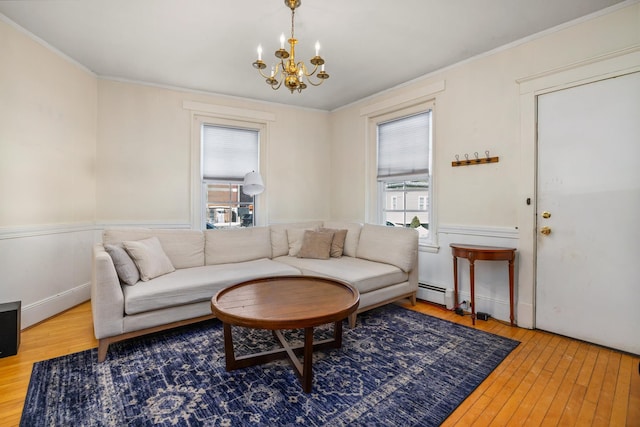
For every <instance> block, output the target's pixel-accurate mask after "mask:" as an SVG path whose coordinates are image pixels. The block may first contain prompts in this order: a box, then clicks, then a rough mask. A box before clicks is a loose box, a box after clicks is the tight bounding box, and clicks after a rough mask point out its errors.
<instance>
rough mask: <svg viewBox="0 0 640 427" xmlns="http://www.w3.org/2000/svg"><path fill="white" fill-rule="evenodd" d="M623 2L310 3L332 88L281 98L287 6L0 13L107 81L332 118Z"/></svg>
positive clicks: (303, 39)
mask: <svg viewBox="0 0 640 427" xmlns="http://www.w3.org/2000/svg"><path fill="white" fill-rule="evenodd" d="M620 2H622V0H302V5H301V6H300V7H299V8H298V9H297V10H296V24H295V26H296V38H297V39H298V40H299V42H298V46H297V49H296V57H297V58H298V59H304V60H305V61H306V62H308V60H309V59H310V58H311V57H312V56H313V55H314V49H313V46H314V44H315V42H316V40H319V41H320V44H321V46H322V48H321V52H320V54H321V55H322V56H323V57H324V58H325V60H326V71H327V72H328V73H329V74H330V76H331V77H330V79H329V80H327V81H326V82H325V83H324V84H323V85H322V86H320V87H313V86H309V88H308V89H306V90H305V91H304V92H303V93H302V94H298V93H294V94H291V93H290V92H289V91H288V90H286V89H285V88H284V87H282V88H280V90H278V91H273V90H272V89H270V88H269V86H268V85H267V84H266V83H265V82H264V80H263V79H262V78H261V77H259V75H258V73H257V71H256V70H255V69H254V68H253V67H252V66H251V64H252V62H253V61H254V60H255V59H256V56H257V54H256V47H257V45H258V44H260V43H261V44H262V46H263V48H264V51H265V52H264V54H263V59H264V60H265V62H267V64H269V65H270V64H273V63H274V62H275V61H274V59H275V58H274V57H273V52H274V51H275V50H276V49H277V48H278V47H279V41H278V39H279V36H280V34H281V33H283V32H284V33H285V35H287V36H288V34H289V32H290V20H291V11H290V9H288V8H287V7H285V4H284V1H283V0H224V1H222V0H82V1H81V0H40V1H35V0H20V1H6V0H5V1H0V13H2V14H4V15H6V16H7V17H8V18H9V19H10V20H12V21H13V22H15V23H17V24H18V25H20V26H21V27H23V28H25V29H26V30H27V31H29V32H30V33H32V34H35V35H36V36H37V37H39V38H40V39H42V40H44V41H46V43H48V44H49V45H51V46H53V47H55V48H56V49H58V50H59V51H61V52H63V53H64V54H66V55H67V56H69V57H71V58H73V59H74V60H75V61H77V62H79V63H80V64H83V65H84V66H86V67H87V68H88V69H90V70H91V71H93V72H94V73H95V74H97V75H98V76H104V77H109V78H117V79H124V80H131V81H139V82H148V83H152V84H159V85H167V86H175V87H181V88H187V89H193V90H200V91H206V92H213V93H218V94H226V95H233V96H240V97H247V98H252V99H259V100H264V101H270V102H278V103H283V104H291V105H296V106H304V107H310V108H318V109H323V110H333V109H335V108H337V107H340V106H343V105H346V104H349V103H351V102H354V101H357V100H359V99H362V98H364V97H366V96H369V95H372V94H375V93H377V92H380V91H382V90H384V89H388V88H390V87H393V86H395V85H398V84H401V83H404V82H407V81H409V80H412V79H414V78H417V77H419V76H422V75H425V74H428V73H429V72H431V71H434V70H438V69H440V68H443V67H446V66H448V65H451V64H454V63H457V62H459V61H462V60H464V59H467V58H470V57H472V56H475V55H478V54H481V53H483V52H487V51H489V50H492V49H494V48H496V47H499V46H502V45H505V44H508V43H510V42H513V41H516V40H518V39H521V38H523V37H526V36H529V35H531V34H535V33H538V32H540V31H542V30H546V29H548V28H551V27H554V26H557V25H559V24H562V23H565V22H567V21H570V20H573V19H576V18H579V17H582V16H585V15H587V14H590V13H592V12H596V11H599V10H601V9H603V8H606V7H608V6H612V5H614V4H616V3H620Z"/></svg>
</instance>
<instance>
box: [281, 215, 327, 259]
mask: <svg viewBox="0 0 640 427" xmlns="http://www.w3.org/2000/svg"><path fill="white" fill-rule="evenodd" d="M320 227H322V222H321V221H309V222H296V223H290V224H273V225H270V226H269V229H270V230H271V257H272V258H275V257H278V256H282V255H287V254H288V253H289V238H288V237H287V230H288V229H296V228H302V229H305V228H307V229H309V230H316V229H318V228H320Z"/></svg>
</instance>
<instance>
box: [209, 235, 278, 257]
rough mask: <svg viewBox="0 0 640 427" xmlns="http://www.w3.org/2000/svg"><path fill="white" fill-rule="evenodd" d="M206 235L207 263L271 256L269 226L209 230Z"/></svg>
mask: <svg viewBox="0 0 640 427" xmlns="http://www.w3.org/2000/svg"><path fill="white" fill-rule="evenodd" d="M204 236H205V263H206V265H215V264H227V263H233V262H244V261H251V260H255V259H260V258H271V232H270V230H269V228H268V227H243V228H232V229H229V230H207V231H205V233H204Z"/></svg>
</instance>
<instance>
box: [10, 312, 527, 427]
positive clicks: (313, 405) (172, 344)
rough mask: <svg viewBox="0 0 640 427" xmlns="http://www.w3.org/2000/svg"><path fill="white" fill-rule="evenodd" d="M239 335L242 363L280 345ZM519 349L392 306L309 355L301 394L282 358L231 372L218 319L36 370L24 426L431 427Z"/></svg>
mask: <svg viewBox="0 0 640 427" xmlns="http://www.w3.org/2000/svg"><path fill="white" fill-rule="evenodd" d="M331 330H332V329H331V328H329V327H326V328H324V327H323V328H318V330H317V335H318V338H321V336H322V335H328V334H330V332H331ZM233 334H234V342H236V343H244V344H245V345H238V346H236V354H240V353H245V354H247V353H251V352H255V351H256V350H265V349H266V347H271V348H273V347H275V346H277V344H276V342H275V340H274V339H273V337H272V334H271V332H270V331H262V330H250V329H244V328H235V327H234V329H233ZM287 335H288V337H289V339H293V340H299V341H300V342H302V340H303V334H301V333H300V332H299V331H291V332H288V333H287ZM517 345H518V342H517V341H513V340H510V339H507V338H503V337H500V336H497V335H493V334H489V333H485V332H482V331H478V330H475V329H472V328H469V327H465V326H461V325H457V324H455V323H451V322H447V321H444V320H440V319H437V318H434V317H431V316H427V315H424V314H421V313H417V312H415V311H411V310H407V309H404V308H402V307H399V306H396V305H393V304H391V305H387V306H385V307H382V308H379V309H376V310H372V311H369V312H366V313H363V314H361V315H358V326H357V327H356V328H355V329H349V328H348V327H345V328H344V335H343V345H342V348H341V349H332V350H326V351H319V352H316V353H314V362H313V372H314V377H313V390H312V392H311V393H310V394H305V393H304V392H303V391H302V388H301V386H300V382H299V381H298V378H297V377H296V375H295V373H294V371H293V368H292V367H291V366H290V365H289V363H288V362H287V361H286V360H282V361H276V362H271V363H268V364H266V365H261V366H255V367H251V368H245V369H240V370H236V371H232V372H226V371H225V364H224V350H223V340H222V324H221V323H220V322H219V321H218V320H212V321H208V322H204V323H200V324H197V325H191V326H188V327H183V328H180V329H174V330H172V331H169V332H164V333H158V334H154V335H149V336H146V337H141V338H137V339H133V340H128V341H124V342H121V343H117V344H112V345H111V347H110V349H109V353H108V355H107V360H106V361H105V362H104V363H101V364H98V363H97V350H96V349H93V350H87V351H83V352H80V353H75V354H70V355H68V356H63V357H59V358H55V359H51V360H46V361H43V362H38V363H36V364H35V365H34V367H33V372H32V375H31V381H30V384H29V389H28V392H27V397H26V400H25V404H24V409H23V413H22V420H21V425H22V426H28V427H37V426H71V425H73V426H157V425H160V426H253V425H255V426H258V425H260V426H294V425H304V426H347V425H348V426H353V425H363V426H364V425H367V426H384V425H388V426H436V425H439V424H440V423H442V422H443V421H444V420H445V419H446V418H447V416H449V414H451V412H453V410H454V409H455V408H456V407H457V406H458V405H459V404H460V403H461V402H462V401H463V400H464V399H465V398H466V397H467V396H468V395H469V394H470V393H471V392H472V391H473V390H474V389H475V388H476V387H477V386H478V385H479V384H480V383H481V382H482V381H483V380H484V379H485V378H486V377H487V375H489V374H490V373H491V371H493V370H494V369H495V368H496V366H498V365H499V364H500V362H502V360H503V359H504V358H505V357H506V356H507V355H508V354H509V353H510V352H511V351H512V350H513V349H514V348H515V347H516V346H517Z"/></svg>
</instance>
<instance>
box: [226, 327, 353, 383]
mask: <svg viewBox="0 0 640 427" xmlns="http://www.w3.org/2000/svg"><path fill="white" fill-rule="evenodd" d="M333 325H334V326H333V338H329V339H325V340H321V341H315V342H314V341H313V327H309V328H304V345H298V346H291V345H290V344H289V343H288V342H287V340H286V339H285V337H284V335H283V334H282V332H281V331H279V330H274V331H273V335H274V336H275V337H276V338H277V339H278V341H279V342H280V345H282V348H277V349H274V350H269V351H264V352H261V353H254V354H249V355H246V356H240V357H236V356H235V353H234V349H233V336H232V334H231V325H230V324H228V323H223V329H224V356H225V361H226V369H227V371H233V370H235V369H240V368H246V367H248V366H255V365H260V364H263V363H267V362H271V361H273V360H279V359H283V358H285V357H286V358H288V359H289V362H290V363H291V365H292V366H293V368H294V369H295V371H296V374H297V375H298V378H299V379H300V382H301V383H302V389H303V390H304V392H305V393H310V392H311V383H312V380H313V351H314V350H321V349H325V348H340V347H341V346H342V320H340V321H337V322H334V324H333ZM298 354H302V355H303V358H302V362H300V359H299V358H298Z"/></svg>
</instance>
